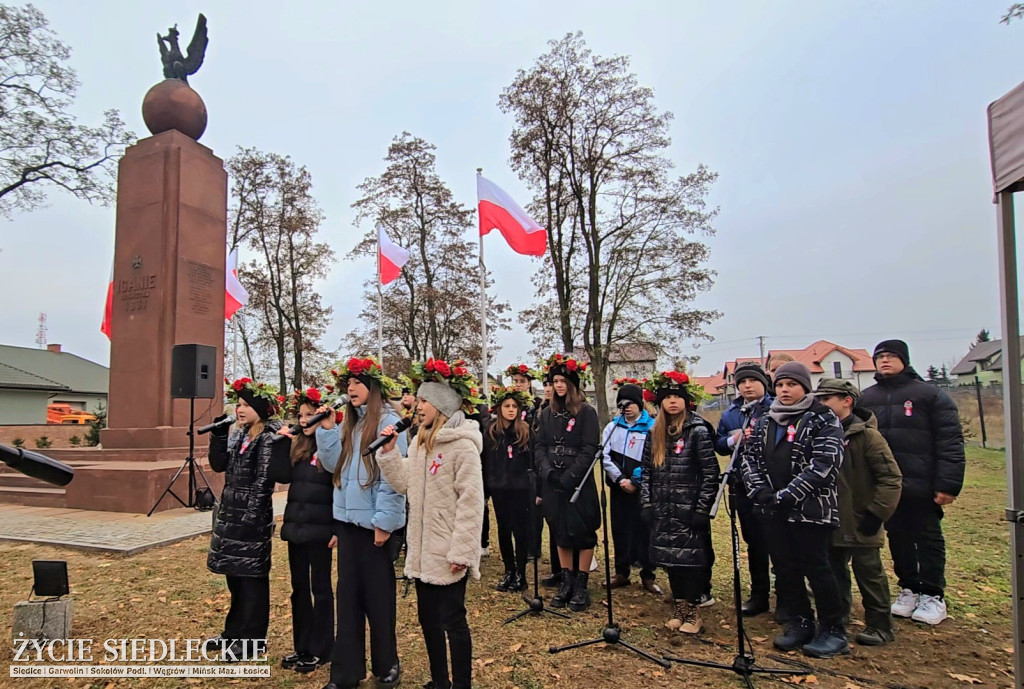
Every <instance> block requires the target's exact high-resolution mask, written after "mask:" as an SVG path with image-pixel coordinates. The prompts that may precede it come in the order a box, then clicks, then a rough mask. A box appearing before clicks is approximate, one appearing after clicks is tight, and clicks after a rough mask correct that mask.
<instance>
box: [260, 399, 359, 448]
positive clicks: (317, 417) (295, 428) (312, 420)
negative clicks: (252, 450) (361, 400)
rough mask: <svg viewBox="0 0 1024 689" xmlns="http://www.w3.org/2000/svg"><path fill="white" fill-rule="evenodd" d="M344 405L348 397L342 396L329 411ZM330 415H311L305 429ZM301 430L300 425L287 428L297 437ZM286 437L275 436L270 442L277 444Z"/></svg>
mask: <svg viewBox="0 0 1024 689" xmlns="http://www.w3.org/2000/svg"><path fill="white" fill-rule="evenodd" d="M346 404H348V395H342V396H341V397H339V398H338V401H337V402H335V403H334V406H333V407H331V409H333V410H334V411H335V412H337V411H338V410H340V409H341V408H342V407H344V406H345V405H346ZM332 413H333V412H330V411H323V412H320V413H319V414H313V416H311V417H309V420H308V421H306V426H305V427H306V428H309V427H310V426H315V425H317V424H318V423H320V422H321V421H323V420H324V419H326V418H327V417H328V416H330V415H331V414H332ZM302 428H303V426H302V424H298V423H297V424H295V425H294V426H292V427H291V428H289V429H288V432H289V433H291V434H292V435H298V434H299V433H302ZM287 437H288V436H286V435H275V436H274V439H273V441H272V442H275V443H276V442H279V441H280V440H281V439H282V438H287Z"/></svg>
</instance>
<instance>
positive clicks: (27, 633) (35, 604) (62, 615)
mask: <svg viewBox="0 0 1024 689" xmlns="http://www.w3.org/2000/svg"><path fill="white" fill-rule="evenodd" d="M73 608H74V605H73V601H72V600H70V599H68V598H61V599H60V600H26V601H21V602H20V603H15V604H14V625H13V626H12V627H11V632H12V634H13V635H14V641H15V642H17V641H18V639H71V638H73V637H72V636H71V613H72V610H73Z"/></svg>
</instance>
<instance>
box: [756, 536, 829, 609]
mask: <svg viewBox="0 0 1024 689" xmlns="http://www.w3.org/2000/svg"><path fill="white" fill-rule="evenodd" d="M764 524H765V533H766V535H767V536H768V547H769V549H770V550H771V557H772V562H773V563H775V591H776V593H777V594H778V597H779V604H780V605H782V606H783V607H784V608H786V610H788V611H789V612H790V613H791V614H792V615H794V616H799V617H803V618H806V619H809V620H813V619H814V611H813V610H812V609H811V601H810V599H809V598H808V597H807V587H806V586H805V585H804V579H806V580H807V583H809V584H810V586H811V591H812V592H813V593H814V602H815V604H816V605H817V606H818V620H819V621H820V622H821V624H823V625H842V624H843V608H842V603H841V602H840V598H839V587H838V586H837V585H836V580H835V577H834V576H833V574H832V566H831V563H830V561H829V550H830V547H831V543H832V531H833V529H832V528H831V527H828V526H822V525H820V524H801V523H793V522H788V521H786V520H785V518H784V517H770V518H768V519H766V520H765V521H764Z"/></svg>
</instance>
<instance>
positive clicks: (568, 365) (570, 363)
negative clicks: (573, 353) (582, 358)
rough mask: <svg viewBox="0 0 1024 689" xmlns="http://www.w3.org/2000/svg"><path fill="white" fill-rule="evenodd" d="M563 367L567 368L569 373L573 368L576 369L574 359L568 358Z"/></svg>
mask: <svg viewBox="0 0 1024 689" xmlns="http://www.w3.org/2000/svg"><path fill="white" fill-rule="evenodd" d="M565 368H566V370H568V371H569V372H570V373H572V372H573V371H575V370H576V368H577V366H576V360H575V359H569V360H568V361H567V362H565Z"/></svg>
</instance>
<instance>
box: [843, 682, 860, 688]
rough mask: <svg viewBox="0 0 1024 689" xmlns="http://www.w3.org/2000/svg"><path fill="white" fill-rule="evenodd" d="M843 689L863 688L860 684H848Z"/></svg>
mask: <svg viewBox="0 0 1024 689" xmlns="http://www.w3.org/2000/svg"><path fill="white" fill-rule="evenodd" d="M843 689H861V686H860V685H859V684H854V683H853V682H847V683H846V686H845V687H843Z"/></svg>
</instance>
